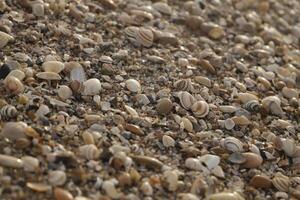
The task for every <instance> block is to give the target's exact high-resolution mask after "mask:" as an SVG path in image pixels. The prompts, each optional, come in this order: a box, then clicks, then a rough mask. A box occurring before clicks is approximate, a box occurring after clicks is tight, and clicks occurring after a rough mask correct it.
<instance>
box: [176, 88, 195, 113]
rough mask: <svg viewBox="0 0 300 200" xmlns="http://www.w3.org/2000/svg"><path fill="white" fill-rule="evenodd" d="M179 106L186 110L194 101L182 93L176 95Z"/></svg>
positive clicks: (188, 94)
mask: <svg viewBox="0 0 300 200" xmlns="http://www.w3.org/2000/svg"><path fill="white" fill-rule="evenodd" d="M178 98H179V100H180V104H181V106H182V107H183V108H184V109H186V110H188V109H190V108H191V106H192V105H193V104H194V103H195V102H196V99H195V98H194V97H193V95H191V94H190V93H189V92H186V91H182V92H179V93H178Z"/></svg>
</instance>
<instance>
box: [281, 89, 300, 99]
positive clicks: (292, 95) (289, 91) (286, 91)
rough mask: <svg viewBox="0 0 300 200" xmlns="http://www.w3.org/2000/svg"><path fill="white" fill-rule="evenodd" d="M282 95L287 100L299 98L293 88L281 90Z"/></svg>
mask: <svg viewBox="0 0 300 200" xmlns="http://www.w3.org/2000/svg"><path fill="white" fill-rule="evenodd" d="M282 94H283V96H284V97H286V98H288V99H291V98H298V97H299V92H298V91H297V90H296V89H294V88H288V87H284V88H282Z"/></svg>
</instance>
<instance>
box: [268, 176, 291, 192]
mask: <svg viewBox="0 0 300 200" xmlns="http://www.w3.org/2000/svg"><path fill="white" fill-rule="evenodd" d="M272 184H273V185H274V187H275V188H276V189H277V190H279V191H281V192H288V191H289V187H290V179H289V177H287V176H284V175H283V174H281V173H278V174H276V175H275V177H274V178H273V179H272Z"/></svg>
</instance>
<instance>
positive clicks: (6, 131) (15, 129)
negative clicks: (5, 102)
mask: <svg viewBox="0 0 300 200" xmlns="http://www.w3.org/2000/svg"><path fill="white" fill-rule="evenodd" d="M26 127H27V124H25V123H24V122H7V123H5V124H4V126H3V128H2V131H1V135H2V136H4V137H5V138H8V139H9V140H16V139H20V138H25V137H26V136H25V130H26Z"/></svg>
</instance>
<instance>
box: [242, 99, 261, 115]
mask: <svg viewBox="0 0 300 200" xmlns="http://www.w3.org/2000/svg"><path fill="white" fill-rule="evenodd" d="M243 108H245V109H246V110H248V111H250V112H258V111H259V110H260V103H259V101H257V100H255V99H254V100H250V101H248V102H247V103H245V104H244V105H243Z"/></svg>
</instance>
